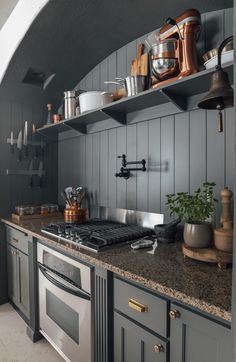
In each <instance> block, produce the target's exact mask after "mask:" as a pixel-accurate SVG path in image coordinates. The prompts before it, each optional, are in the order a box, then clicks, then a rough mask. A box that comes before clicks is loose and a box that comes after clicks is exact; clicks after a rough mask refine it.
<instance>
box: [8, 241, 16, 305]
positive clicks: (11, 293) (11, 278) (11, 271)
mask: <svg viewBox="0 0 236 362" xmlns="http://www.w3.org/2000/svg"><path fill="white" fill-rule="evenodd" d="M7 269H8V297H9V299H10V300H11V301H12V302H13V303H14V304H17V266H16V249H15V248H13V247H12V246H11V245H10V244H8V245H7Z"/></svg>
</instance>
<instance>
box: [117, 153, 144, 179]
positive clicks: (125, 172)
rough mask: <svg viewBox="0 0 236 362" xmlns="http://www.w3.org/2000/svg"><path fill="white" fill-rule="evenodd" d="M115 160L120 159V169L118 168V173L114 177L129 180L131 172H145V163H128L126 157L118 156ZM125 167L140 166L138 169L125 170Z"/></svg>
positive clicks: (142, 161)
mask: <svg viewBox="0 0 236 362" xmlns="http://www.w3.org/2000/svg"><path fill="white" fill-rule="evenodd" d="M117 158H122V163H121V164H122V167H121V168H120V172H118V173H116V174H115V177H123V178H124V179H126V180H128V179H129V178H130V174H131V171H146V170H147V169H146V161H145V160H141V161H129V162H127V160H126V155H122V156H118V157H117ZM127 165H142V167H139V168H136V167H135V168H127Z"/></svg>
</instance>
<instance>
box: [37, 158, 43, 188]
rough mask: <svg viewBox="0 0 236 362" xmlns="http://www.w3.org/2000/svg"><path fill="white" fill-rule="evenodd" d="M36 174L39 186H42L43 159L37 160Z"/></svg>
mask: <svg viewBox="0 0 236 362" xmlns="http://www.w3.org/2000/svg"><path fill="white" fill-rule="evenodd" d="M38 176H39V187H40V188H41V187H42V186H43V161H40V162H39V169H38Z"/></svg>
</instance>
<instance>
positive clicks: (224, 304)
mask: <svg viewBox="0 0 236 362" xmlns="http://www.w3.org/2000/svg"><path fill="white" fill-rule="evenodd" d="M2 221H3V222H4V223H5V224H7V225H9V226H12V227H15V228H17V229H19V230H21V231H23V232H25V233H28V234H30V235H32V236H34V237H36V238H39V239H40V240H42V241H43V242H44V243H46V244H47V245H48V246H53V247H56V248H57V249H58V251H64V252H67V253H69V254H72V255H74V256H77V257H78V258H80V259H81V260H84V261H86V262H88V263H91V264H93V265H97V266H100V267H103V268H105V269H108V270H110V271H112V272H114V273H116V274H118V275H120V276H123V277H125V278H127V279H129V280H131V281H134V282H138V283H141V284H142V285H144V286H146V287H148V288H150V289H152V290H155V291H157V292H158V293H161V294H163V295H165V296H166V297H169V298H171V299H172V298H173V299H175V300H177V301H180V302H183V303H186V304H188V305H189V306H192V307H194V308H197V309H199V310H201V311H204V312H207V313H210V314H212V315H213V316H215V317H218V318H222V319H224V320H226V321H230V320H231V274H232V269H231V268H228V269H226V270H220V269H218V268H217V266H216V265H215V264H214V265H212V264H207V263H201V262H197V261H193V260H190V259H187V258H186V259H184V257H183V254H182V252H181V244H180V243H175V244H170V245H163V244H160V245H159V247H158V248H157V249H156V251H155V254H154V255H151V254H149V253H147V250H139V251H133V250H131V248H130V247H129V246H122V247H118V248H113V249H110V250H108V251H103V252H100V253H99V254H96V253H92V252H88V251H85V250H82V249H80V248H79V247H77V246H76V245H72V244H69V243H66V242H64V241H58V240H57V239H55V238H53V237H48V236H46V235H45V234H43V233H42V232H41V227H42V225H44V224H48V223H49V222H52V219H50V220H49V219H44V220H43V221H42V220H38V219H37V220H33V219H32V220H27V221H24V222H21V223H19V224H17V223H15V222H13V221H12V220H10V219H9V220H2ZM54 221H56V220H54Z"/></svg>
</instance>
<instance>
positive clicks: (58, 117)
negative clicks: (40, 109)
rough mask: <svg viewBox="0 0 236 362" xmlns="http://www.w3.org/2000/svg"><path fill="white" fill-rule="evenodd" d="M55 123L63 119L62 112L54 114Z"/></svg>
mask: <svg viewBox="0 0 236 362" xmlns="http://www.w3.org/2000/svg"><path fill="white" fill-rule="evenodd" d="M52 119H53V123H59V122H60V121H61V120H62V116H61V114H53V116H52Z"/></svg>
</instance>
